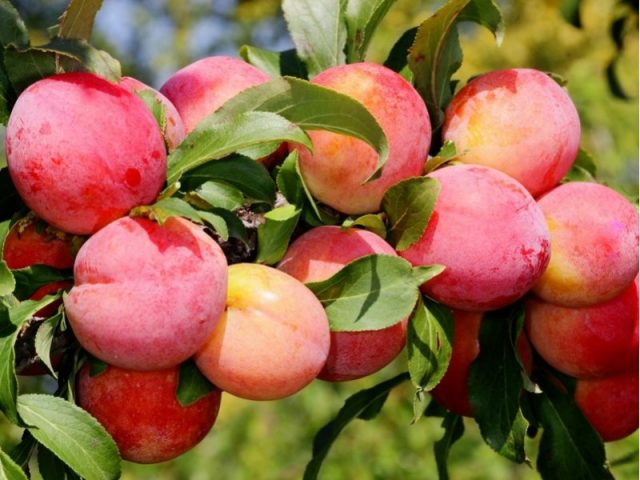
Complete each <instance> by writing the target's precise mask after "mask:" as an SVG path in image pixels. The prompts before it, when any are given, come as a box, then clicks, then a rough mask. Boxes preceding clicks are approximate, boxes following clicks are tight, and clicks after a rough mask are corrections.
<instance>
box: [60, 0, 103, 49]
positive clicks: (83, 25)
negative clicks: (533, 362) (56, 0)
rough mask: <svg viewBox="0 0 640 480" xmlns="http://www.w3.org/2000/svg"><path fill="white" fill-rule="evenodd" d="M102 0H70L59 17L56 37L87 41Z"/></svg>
mask: <svg viewBox="0 0 640 480" xmlns="http://www.w3.org/2000/svg"><path fill="white" fill-rule="evenodd" d="M101 6H102V0H71V1H70V2H69V5H68V6H67V9H66V10H65V11H64V13H63V14H62V16H61V17H60V29H59V31H58V35H59V36H60V37H63V38H74V39H77V40H87V41H88V40H89V38H90V37H91V31H92V30H93V22H94V20H95V18H96V14H97V13H98V10H100V7H101Z"/></svg>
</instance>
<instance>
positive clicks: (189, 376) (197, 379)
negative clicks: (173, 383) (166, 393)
mask: <svg viewBox="0 0 640 480" xmlns="http://www.w3.org/2000/svg"><path fill="white" fill-rule="evenodd" d="M214 390H215V386H214V385H213V384H212V383H211V382H210V381H209V380H207V377H205V376H204V375H203V374H202V373H201V372H200V370H199V369H198V367H197V366H196V364H195V363H194V362H193V360H188V361H186V362H184V363H183V364H182V365H180V371H179V373H178V391H177V392H176V398H177V399H178V403H179V404H180V405H182V406H183V407H186V406H188V405H191V404H193V403H195V402H197V401H198V400H200V399H201V398H203V397H205V396H206V395H208V394H209V393H211V392H213V391H214Z"/></svg>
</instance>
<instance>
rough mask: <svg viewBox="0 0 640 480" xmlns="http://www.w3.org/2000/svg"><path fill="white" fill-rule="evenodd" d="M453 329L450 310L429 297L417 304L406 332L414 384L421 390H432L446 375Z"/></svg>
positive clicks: (410, 371)
mask: <svg viewBox="0 0 640 480" xmlns="http://www.w3.org/2000/svg"><path fill="white" fill-rule="evenodd" d="M453 329H454V321H453V314H452V313H451V310H450V309H449V308H448V307H446V306H444V305H440V304H438V303H435V302H433V301H432V300H429V299H428V298H426V297H423V298H422V299H420V300H418V304H417V306H416V309H415V310H414V312H413V315H412V317H411V320H410V321H409V328H408V330H407V355H408V357H409V374H410V375H411V381H412V382H413V384H414V385H415V386H416V387H417V388H418V389H419V390H421V391H429V390H431V389H433V388H434V387H435V386H436V385H437V384H438V383H439V382H440V380H441V379H442V377H443V376H444V374H445V372H446V371H447V367H448V366H449V360H450V359H451V348H452V345H453Z"/></svg>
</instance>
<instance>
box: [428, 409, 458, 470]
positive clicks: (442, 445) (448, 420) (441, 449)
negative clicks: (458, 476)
mask: <svg viewBox="0 0 640 480" xmlns="http://www.w3.org/2000/svg"><path fill="white" fill-rule="evenodd" d="M441 427H442V428H443V429H444V434H443V435H442V438H441V439H440V440H438V441H437V442H435V443H434V444H433V455H434V457H435V459H436V466H437V468H438V479H439V480H449V470H448V468H447V465H448V463H449V452H450V451H451V447H452V446H453V444H454V443H455V442H456V441H458V440H459V439H460V438H461V437H462V434H463V433H464V423H463V422H462V417H461V416H460V415H456V414H454V413H451V412H447V413H446V414H445V416H444V419H443V420H442V424H441Z"/></svg>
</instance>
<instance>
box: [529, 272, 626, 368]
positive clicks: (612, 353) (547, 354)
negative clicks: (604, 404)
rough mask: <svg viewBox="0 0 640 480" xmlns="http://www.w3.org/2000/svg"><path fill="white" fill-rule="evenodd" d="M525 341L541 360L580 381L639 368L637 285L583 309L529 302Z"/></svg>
mask: <svg viewBox="0 0 640 480" xmlns="http://www.w3.org/2000/svg"><path fill="white" fill-rule="evenodd" d="M526 326H527V333H528V335H529V339H530V340H531V343H532V344H533V346H534V348H535V349H536V350H537V352H538V353H539V354H540V356H541V357H542V358H544V360H545V361H546V362H547V363H549V364H550V365H551V366H553V367H554V368H556V369H557V370H559V371H561V372H563V373H565V374H567V375H571V376H572V377H578V378H592V377H603V376H610V375H613V374H615V373H620V372H622V371H624V370H629V369H630V368H632V367H633V366H637V364H638V285H637V283H636V282H632V283H631V285H630V286H629V287H628V288H627V289H626V290H623V291H622V293H620V294H619V295H618V296H617V297H614V298H613V299H611V300H608V301H606V302H604V303H600V304H597V305H592V306H589V307H581V308H568V307H561V306H558V305H554V304H552V303H547V302H544V301H541V300H539V299H537V298H535V297H531V298H530V299H529V300H528V301H527V317H526Z"/></svg>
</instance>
